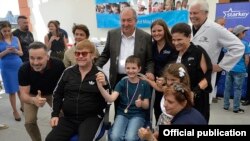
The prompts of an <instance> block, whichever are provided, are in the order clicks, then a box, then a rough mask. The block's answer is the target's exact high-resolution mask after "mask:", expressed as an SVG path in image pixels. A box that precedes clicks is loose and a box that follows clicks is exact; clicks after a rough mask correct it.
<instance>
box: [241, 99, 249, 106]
mask: <svg viewBox="0 0 250 141" xmlns="http://www.w3.org/2000/svg"><path fill="white" fill-rule="evenodd" d="M242 105H243V106H247V105H250V100H246V101H245V102H243V103H242Z"/></svg>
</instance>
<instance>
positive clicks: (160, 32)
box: [151, 24, 165, 42]
mask: <svg viewBox="0 0 250 141" xmlns="http://www.w3.org/2000/svg"><path fill="white" fill-rule="evenodd" d="M151 35H152V37H153V39H154V40H155V41H156V42H159V41H162V40H165V39H164V35H165V33H164V29H163V27H162V26H161V25H158V24H156V25H154V26H153V27H152V29H151Z"/></svg>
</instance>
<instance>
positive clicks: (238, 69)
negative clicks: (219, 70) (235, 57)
mask: <svg viewBox="0 0 250 141" xmlns="http://www.w3.org/2000/svg"><path fill="white" fill-rule="evenodd" d="M241 41H242V43H243V44H244V47H245V52H244V55H243V56H242V57H241V59H240V60H239V62H238V63H237V64H236V65H235V66H234V67H233V68H232V70H231V71H233V72H239V73H245V72H246V64H245V55H247V54H250V47H249V44H248V42H246V41H244V40H241Z"/></svg>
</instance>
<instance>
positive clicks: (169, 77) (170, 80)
mask: <svg viewBox="0 0 250 141" xmlns="http://www.w3.org/2000/svg"><path fill="white" fill-rule="evenodd" d="M176 82H180V78H178V77H175V76H174V75H171V74H169V73H166V84H167V86H168V87H170V86H172V85H173V84H174V83H176Z"/></svg>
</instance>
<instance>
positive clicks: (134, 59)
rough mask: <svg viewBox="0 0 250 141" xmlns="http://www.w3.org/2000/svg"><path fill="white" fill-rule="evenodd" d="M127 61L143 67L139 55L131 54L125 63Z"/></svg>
mask: <svg viewBox="0 0 250 141" xmlns="http://www.w3.org/2000/svg"><path fill="white" fill-rule="evenodd" d="M127 63H135V64H136V65H137V66H138V67H141V60H140V58H139V57H137V56H135V55H131V56H129V57H128V58H127V59H126V62H125V64H127Z"/></svg>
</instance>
